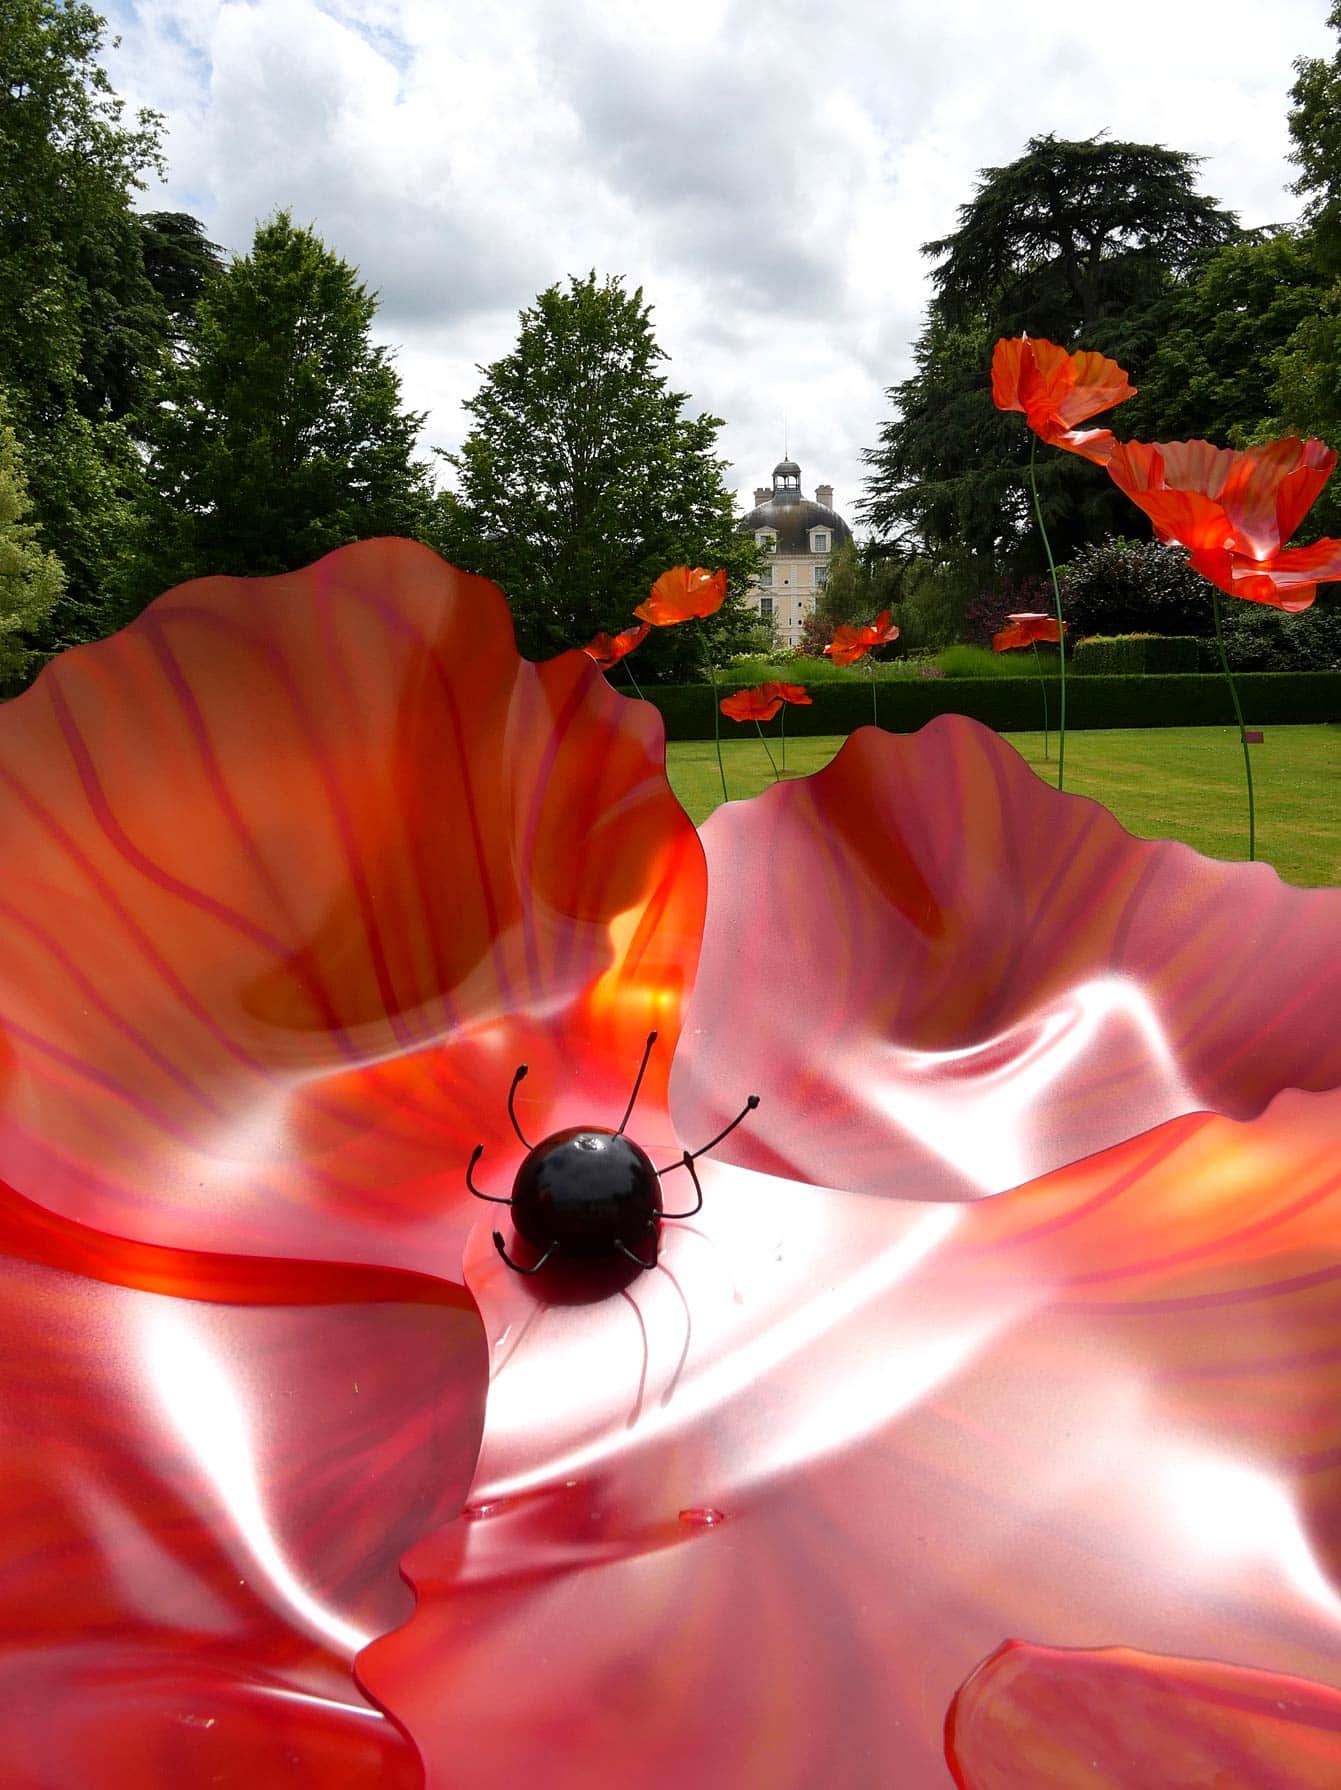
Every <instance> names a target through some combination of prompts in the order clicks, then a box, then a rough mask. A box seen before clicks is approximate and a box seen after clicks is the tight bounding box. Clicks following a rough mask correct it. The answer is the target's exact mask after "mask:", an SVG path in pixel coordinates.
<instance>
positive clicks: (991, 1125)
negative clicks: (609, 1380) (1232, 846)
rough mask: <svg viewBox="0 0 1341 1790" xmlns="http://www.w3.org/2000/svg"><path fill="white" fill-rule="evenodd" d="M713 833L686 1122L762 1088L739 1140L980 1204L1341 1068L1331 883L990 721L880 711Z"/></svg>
mask: <svg viewBox="0 0 1341 1790" xmlns="http://www.w3.org/2000/svg"><path fill="white" fill-rule="evenodd" d="M702 832H703V841H704V845H705V848H706V850H707V854H708V866H709V889H710V895H709V904H708V918H707V923H706V928H705V936H704V946H703V956H702V974H701V976H700V980H699V983H698V986H697V988H696V991H695V995H694V999H693V1002H692V1006H691V1012H690V1016H689V1019H688V1021H687V1026H686V1033H685V1038H684V1041H683V1044H682V1047H681V1050H680V1052H679V1054H678V1056H677V1058H676V1062H675V1068H674V1074H673V1077H672V1083H671V1094H672V1115H673V1118H674V1121H675V1125H676V1129H677V1131H678V1132H679V1134H680V1135H681V1136H683V1137H686V1138H689V1139H695V1138H700V1137H709V1136H711V1135H713V1133H714V1132H716V1131H717V1130H719V1129H720V1128H721V1126H722V1125H723V1124H725V1123H726V1122H727V1120H728V1119H729V1118H731V1117H732V1116H733V1114H734V1112H735V1110H736V1109H737V1107H738V1106H739V1103H740V1101H741V1100H742V1099H743V1098H744V1096H745V1095H746V1094H750V1093H757V1094H758V1095H759V1096H760V1098H761V1105H760V1107H759V1110H758V1112H757V1113H756V1114H755V1115H754V1117H753V1119H752V1121H751V1123H750V1124H749V1125H748V1126H742V1127H741V1128H740V1129H739V1130H738V1131H736V1132H734V1133H733V1134H732V1136H731V1137H730V1138H729V1139H728V1140H727V1142H726V1143H725V1144H724V1145H723V1147H722V1150H723V1154H724V1155H726V1156H728V1157H729V1158H730V1159H731V1160H733V1161H738V1162H741V1163H744V1164H746V1165H748V1166H750V1167H754V1168H761V1169H768V1170H770V1171H773V1172H780V1173H784V1174H787V1175H789V1176H792V1177H794V1178H795V1179H797V1180H802V1181H813V1182H816V1183H818V1184H821V1185H826V1186H837V1187H850V1188H855V1189H860V1190H862V1191H864V1192H869V1193H880V1194H885V1195H896V1194H897V1195H901V1196H903V1197H905V1198H912V1199H945V1198H960V1199H962V1198H971V1197H976V1196H978V1195H981V1194H984V1193H993V1192H996V1191H998V1190H999V1189H1001V1188H1005V1187H1011V1186H1016V1185H1018V1184H1020V1183H1021V1182H1024V1181H1027V1180H1030V1179H1031V1178H1032V1177H1034V1176H1035V1175H1038V1174H1041V1173H1043V1172H1045V1171H1046V1170H1048V1169H1051V1168H1054V1167H1056V1166H1058V1165H1059V1164H1061V1163H1063V1162H1067V1161H1071V1160H1075V1159H1077V1158H1079V1157H1081V1156H1084V1155H1086V1154H1087V1153H1088V1152H1089V1151H1092V1150H1099V1149H1103V1148H1105V1147H1106V1146H1108V1145H1110V1144H1113V1143H1116V1142H1117V1141H1118V1140H1120V1139H1122V1138H1125V1137H1130V1136H1133V1135H1135V1134H1136V1133H1138V1132H1141V1131H1144V1130H1146V1129H1148V1128H1149V1127H1150V1126H1152V1125H1156V1124H1159V1123H1160V1122H1161V1121H1162V1120H1165V1119H1168V1118H1170V1117H1172V1116H1173V1115H1175V1114H1177V1113H1182V1112H1194V1111H1198V1110H1202V1109H1213V1110H1218V1111H1221V1112H1225V1113H1229V1114H1232V1115H1234V1116H1236V1117H1241V1116H1247V1115H1249V1114H1252V1113H1254V1112H1258V1111H1260V1110H1261V1109H1262V1107H1263V1106H1265V1105H1266V1103H1267V1102H1268V1101H1269V1100H1270V1099H1271V1098H1272V1097H1273V1096H1274V1095H1275V1094H1276V1093H1278V1092H1279V1091H1280V1090H1281V1089H1282V1088H1286V1087H1301V1088H1314V1089H1322V1088H1329V1087H1333V1086H1336V1085H1338V1084H1339V1083H1341V1034H1338V1032H1337V1029H1336V1027H1335V1025H1334V1024H1333V1021H1332V1013H1333V1010H1334V1004H1335V1003H1336V1002H1338V1001H1341V894H1337V893H1336V892H1333V891H1323V890H1300V889H1293V888H1291V887H1289V886H1288V885H1287V884H1284V883H1282V882H1281V881H1280V879H1279V878H1278V877H1277V875H1276V873H1275V872H1274V871H1273V870H1271V869H1270V868H1268V867H1267V866H1265V865H1261V866H1254V867H1249V868H1248V869H1246V870H1245V868H1244V867H1243V866H1242V865H1237V864H1236V865H1228V864H1221V863H1218V862H1216V861H1214V860H1212V859H1208V858H1202V857H1200V856H1198V855H1197V854H1196V853H1195V852H1192V851H1190V850H1188V849H1187V848H1186V847H1185V846H1182V845H1175V844H1165V843H1150V842H1146V841H1142V840H1138V839H1134V838H1132V836H1131V835H1130V834H1128V833H1126V832H1125V831H1124V830H1123V829H1122V828H1121V827H1120V826H1119V825H1118V823H1117V822H1116V821H1115V820H1114V819H1113V817H1112V816H1111V815H1110V814H1109V813H1108V812H1107V810H1105V809H1103V808H1101V807H1100V806H1099V805H1098V804H1097V803H1094V802H1090V801H1088V800H1085V799H1082V798H1078V797H1074V796H1059V795H1058V794H1057V793H1056V792H1055V791H1053V790H1051V789H1049V788H1048V787H1047V786H1046V785H1045V784H1043V783H1042V782H1041V781H1040V780H1039V779H1038V778H1037V777H1035V776H1034V774H1033V773H1032V772H1031V771H1030V770H1029V768H1028V766H1027V765H1026V764H1025V763H1024V761H1023V760H1022V759H1020V758H1019V757H1018V756H1017V755H1016V754H1015V753H1014V752H1013V751H1012V750H1011V748H1010V747H1008V746H1006V745H1005V744H1004V743H1003V742H1002V741H1000V740H998V739H997V737H996V736H995V735H994V734H992V733H991V732H990V731H988V730H987V729H986V728H983V727H979V726H978V725H977V724H976V723H974V722H971V721H967V720H964V719H962V718H960V717H955V716H946V717H942V718H941V719H939V720H937V721H933V722H931V723H930V724H929V725H928V726H927V727H925V728H923V729H922V731H921V732H920V733H918V734H916V735H913V736H894V735H890V734H886V733H880V732H876V731H874V730H871V731H869V732H867V731H865V730H863V731H862V732H859V733H857V734H854V735H853V736H852V737H851V738H850V739H849V740H848V741H847V743H846V744H845V746H844V748H843V750H842V751H841V752H840V753H839V755H838V757H837V758H836V759H835V760H834V761H833V763H832V764H831V765H830V766H829V767H828V768H827V769H826V770H824V771H822V772H820V773H819V774H818V775H817V776H815V777H811V778H809V779H806V780H805V781H804V782H798V783H795V784H788V785H785V786H782V787H780V788H777V789H774V790H770V791H767V792H766V793H765V794H764V795H762V796H760V797H759V798H758V799H757V800H755V801H753V802H749V803H736V804H731V805H730V806H727V807H723V808H721V809H719V810H718V811H717V813H716V814H714V815H713V816H712V817H711V819H710V820H709V821H708V822H707V823H706V824H705V826H704V828H703V830H702ZM802 888H803V889H805V890H806V891H807V898H806V899H805V900H804V901H798V900H797V898H796V891H797V890H798V889H802ZM1264 953H1269V955H1270V962H1271V974H1270V975H1269V976H1268V975H1263V974H1262V964H1263V961H1264ZM758 988H766V989H768V990H769V991H770V999H769V1000H768V1001H767V1002H764V1003H756V1004H755V1007H754V1008H753V1009H752V1013H751V1022H750V1024H749V1026H748V1027H744V1028H742V1027H741V1025H740V1024H739V1017H738V1015H739V1002H740V999H741V990H743V989H758ZM797 1014H804V1015H805V1024H804V1026H798V1025H797V1023H796V1015H797Z"/></svg>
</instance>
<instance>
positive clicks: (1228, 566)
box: [1108, 437, 1341, 614]
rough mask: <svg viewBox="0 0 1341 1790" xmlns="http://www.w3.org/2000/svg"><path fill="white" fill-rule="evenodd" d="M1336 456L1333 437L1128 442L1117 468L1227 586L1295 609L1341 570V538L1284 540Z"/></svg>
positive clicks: (1158, 528) (1140, 501) (1135, 496)
mask: <svg viewBox="0 0 1341 1790" xmlns="http://www.w3.org/2000/svg"><path fill="white" fill-rule="evenodd" d="M1335 465H1336V450H1335V449H1334V448H1329V447H1328V446H1327V445H1326V444H1325V443H1324V442H1321V441H1315V440H1309V441H1300V440H1299V439H1298V438H1297V437H1287V438H1285V439H1284V440H1280V441H1270V442H1266V443H1265V444H1264V445H1262V446H1261V447H1252V448H1246V449H1243V450H1242V451H1239V450H1236V449H1233V448H1217V447H1212V446H1211V444H1210V442H1208V441H1164V442H1144V441H1129V442H1124V443H1123V444H1122V445H1121V446H1120V447H1118V448H1117V449H1115V451H1114V452H1113V454H1112V456H1111V458H1110V459H1109V461H1108V472H1109V476H1110V477H1111V478H1112V479H1113V481H1114V483H1115V484H1116V485H1117V486H1118V487H1119V488H1120V489H1121V490H1122V491H1123V492H1125V494H1126V495H1127V496H1128V497H1129V498H1130V499H1131V500H1132V502H1133V503H1134V504H1137V505H1138V506H1139V507H1140V508H1141V509H1142V510H1144V512H1145V513H1146V515H1147V516H1148V517H1149V518H1150V520H1151V522H1152V523H1153V524H1154V528H1155V533H1156V534H1157V535H1158V536H1159V538H1160V540H1161V541H1177V542H1178V543H1180V544H1181V545H1182V546H1184V547H1186V548H1187V549H1188V550H1189V554H1190V557H1191V560H1192V564H1193V565H1194V566H1195V567H1196V569H1197V570H1198V571H1199V572H1200V573H1201V575H1202V577H1203V578H1207V579H1209V580H1210V582H1211V583H1212V584H1214V585H1216V586H1217V587H1218V588H1219V589H1220V590H1223V591H1226V592H1227V593H1228V594H1229V595H1230V596H1231V597H1242V598H1244V599H1246V600H1247V601H1248V602H1250V603H1268V604H1270V605H1271V606H1272V607H1273V608H1276V609H1284V610H1286V611H1288V612H1290V613H1291V614H1295V613H1297V612H1298V611H1300V610H1302V609H1307V608H1308V607H1309V605H1310V604H1311V603H1312V601H1313V598H1314V596H1315V595H1316V593H1317V587H1318V585H1319V584H1321V583H1326V582H1327V581H1328V580H1331V579H1338V578H1341V541H1333V540H1323V541H1315V542H1313V543H1312V545H1311V546H1307V547H1287V546H1285V545H1284V543H1285V542H1287V541H1288V540H1289V539H1290V537H1291V535H1293V534H1294V533H1295V532H1296V530H1297V529H1298V528H1299V526H1300V524H1301V523H1302V522H1303V520H1304V517H1305V516H1306V515H1307V514H1308V512H1309V510H1310V508H1311V507H1312V505H1313V503H1314V501H1315V500H1316V498H1317V496H1318V494H1319V492H1320V491H1321V490H1322V488H1323V486H1324V485H1325V484H1326V483H1327V480H1328V478H1329V477H1330V476H1331V473H1332V469H1333V467H1334V466H1335Z"/></svg>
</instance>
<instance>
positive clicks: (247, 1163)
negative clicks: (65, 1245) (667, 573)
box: [0, 541, 704, 1277]
mask: <svg viewBox="0 0 1341 1790" xmlns="http://www.w3.org/2000/svg"><path fill="white" fill-rule="evenodd" d="M0 827H3V830H4V834H5V838H6V841H7V844H8V848H9V857H8V861H9V864H10V872H9V875H8V877H7V880H6V883H5V888H4V890H3V892H2V893H0V916H2V917H3V922H4V926H5V932H6V935H7V945H6V950H5V953H4V955H3V958H2V959H0V1174H3V1175H4V1176H5V1177H6V1178H7V1179H8V1180H9V1182H10V1183H11V1184H12V1185H13V1186H14V1187H16V1188H17V1189H19V1190H20V1191H21V1192H22V1193H23V1194H25V1195H26V1196H27V1197H29V1198H31V1199H33V1200H35V1201H37V1202H38V1203H39V1204H42V1205H44V1206H47V1207H48V1208H49V1209H50V1210H52V1211H54V1212H58V1213H63V1214H67V1215H69V1216H72V1217H75V1218H77V1219H79V1220H81V1221H82V1222H85V1223H87V1224H90V1225H92V1226H94V1227H96V1228H98V1229H102V1230H105V1231H108V1232H111V1233H114V1234H119V1235H128V1236H133V1237H137V1238H140V1239H142V1240H144V1241H146V1242H151V1243H158V1244H171V1245H182V1246H185V1247H198V1248H210V1249H220V1250H225V1251H239V1252H247V1253H254V1254H258V1255H265V1254H271V1255H280V1256H302V1257H312V1258H319V1259H327V1260H330V1259H335V1260H349V1261H356V1262H364V1263H369V1264H371V1263H382V1264H386V1265H391V1266H395V1265H397V1264H403V1265H406V1266H410V1267H413V1268H415V1269H420V1270H423V1271H426V1272H432V1273H441V1274H444V1275H447V1276H449V1277H452V1276H459V1272H460V1262H459V1257H460V1247H461V1241H462V1239H463V1237H464V1235H465V1233H466V1231H467V1230H468V1228H469V1226H470V1224H471V1223H472V1222H473V1220H474V1217H475V1216H476V1214H477V1212H478V1210H479V1208H478V1206H477V1205H476V1202H475V1201H473V1200H472V1199H471V1198H470V1196H469V1194H468V1193H467V1192H466V1190H465V1184H464V1171H465V1166H466V1163H467V1161H468V1159H469V1155H470V1151H471V1149H472V1148H473V1146H474V1144H475V1143H476V1142H477V1141H479V1140H483V1141H484V1142H485V1143H486V1144H487V1145H488V1146H489V1150H488V1151H487V1152H486V1159H485V1162H484V1164H483V1165H482V1169H481V1176H482V1178H483V1180H484V1181H485V1183H486V1185H489V1184H491V1182H492V1175H493V1172H494V1170H493V1166H492V1165H493V1163H494V1162H495V1161H496V1159H497V1153H496V1150H495V1146H496V1145H497V1144H499V1143H500V1142H503V1141H504V1140H507V1141H508V1142H509V1144H510V1138H511V1133H510V1128H509V1126H508V1123H507V1116H506V1110H505V1100H506V1095H507V1088H508V1084H509V1081H510V1079H511V1075H512V1071H513V1068H514V1066H515V1065H516V1063H518V1062H519V1061H523V1060H525V1061H529V1062H530V1064H531V1076H530V1079H529V1080H528V1081H527V1083H526V1084H525V1085H524V1088H523V1090H522V1096H521V1099H520V1101H519V1105H520V1107H521V1110H522V1111H523V1113H524V1114H525V1119H526V1122H527V1123H530V1124H533V1125H535V1126H536V1127H537V1129H541V1128H543V1127H544V1126H545V1125H546V1123H547V1122H548V1120H549V1118H550V1117H551V1116H554V1115H556V1114H557V1113H558V1112H559V1111H560V1110H561V1109H565V1107H566V1108H567V1110H574V1109H575V1107H576V1106H581V1107H582V1108H583V1109H584V1115H583V1116H586V1117H587V1118H588V1119H589V1118H590V1116H591V1112H592V1108H593V1106H595V1107H596V1108H598V1109H602V1103H608V1104H609V1105H611V1106H614V1107H615V1108H616V1110H618V1106H619V1105H620V1104H622V1102H623V1100H624V1099H625V1098H626V1097H627V1089H628V1085H629V1080H630V1077H631V1075H632V1072H633V1069H634V1068H635V1067H636V1064H637V1061H638V1057H639V1055H640V1053H641V1049H642V1041H643V1038H644V1036H645V1035H646V1032H647V1030H648V1027H649V1023H650V1024H655V1025H658V1026H659V1027H660V1028H661V1030H662V1032H663V1034H664V1037H665V1043H664V1044H663V1047H662V1051H661V1052H660V1053H658V1056H657V1057H656V1059H655V1060H654V1063H653V1067H652V1071H651V1074H652V1082H653V1088H654V1087H655V1085H656V1084H657V1083H660V1084H661V1085H662V1086H664V1080H665V1074H666V1068H667V1064H668V1062H669V1053H670V1049H671V1047H672V1046H673V1043H674V1036H675V1032H676V1030H677V1025H678V1019H677V1014H678V1004H679V999H680V996H681V994H682V992H683V990H684V988H685V986H686V983H687V981H688V979H689V978H691V977H692V974H693V965H694V959H695V941H696V938H697V931H698V927H699V923H700V921H699V916H700V914H701V911H702V908H701V903H702V901H703V899H704V883H703V874H704V873H703V868H702V861H701V853H700V850H699V847H698V843H697V839H696V837H695V835H694V832H693V829H692V827H691V826H690V824H689V822H688V820H687V819H686V817H685V816H684V814H683V812H682V811H681V810H680V808H679V806H678V804H677V803H676V802H675V800H674V798H673V796H672V795H671V793H670V790H669V788H668V786H667V785H666V783H665V778H664V770H663V765H662V733H661V725H660V721H659V719H658V718H657V717H656V716H655V715H654V713H653V712H652V711H651V710H650V709H648V708H646V707H645V706H644V705H642V704H638V703H630V702H628V701H626V700H625V699H624V698H622V697H620V696H618V695H616V694H615V693H614V692H613V691H611V690H610V689H609V688H608V687H607V685H606V683H605V680H604V679H603V678H602V677H601V676H600V675H599V673H598V672H597V671H596V670H595V668H594V667H593V666H592V665H591V663H590V662H589V660H587V659H586V657H585V656H584V655H583V654H581V653H577V652H573V653H568V654H565V655H563V656H562V657H561V658H558V659H554V660H551V661H550V662H549V663H547V664H544V665H538V666H532V665H529V664H527V663H525V662H524V661H522V660H520V659H518V657H517V654H516V650H515V647H514V645H513V641H512V632H511V627H510V623H509V619H508V615H507V611H506V606H505V604H504V602H503V599H502V597H501V595H500V594H499V592H498V591H497V590H495V589H494V587H493V586H492V585H489V584H487V583H486V582H485V581H483V580H482V579H478V578H471V577H467V576H466V575H465V574H462V573H460V572H457V571H455V570H454V569H452V568H451V567H448V566H446V565H445V564H443V562H442V561H441V560H439V559H438V558H437V557H436V556H435V555H433V554H432V553H430V552H429V551H428V550H427V549H426V548H422V547H419V546H416V545H414V544H413V543H411V542H405V541H373V542H366V543H363V544H361V545H359V546H354V547H348V548H344V549H342V550H341V551H340V552H338V553H334V554H331V555H330V556H329V557H328V558H326V559H324V560H322V561H320V562H319V563H318V564H317V565H315V566H311V567H309V568H307V569H306V570H305V571H302V572H298V573H295V574H294V575H292V576H290V577H284V578H275V579H257V580H246V579H208V580H204V581H202V582H199V583H196V584H192V585H186V586H183V587H182V588H181V589H180V590H177V591H174V592H171V593H170V594H169V595H168V596H166V597H163V598H161V599H160V600H159V601H158V602H157V603H155V604H154V605H153V606H152V607H151V608H150V609H149V611H148V612H147V613H146V614H145V615H144V616H143V617H142V618H141V619H140V620H139V621H138V622H136V623H135V624H134V625H133V626H132V627H131V628H129V629H127V630H126V631H125V632H123V633H121V634H119V635H117V636H116V637H115V638H113V639H111V640H108V641H105V642H102V643H100V644H99V645H97V646H95V647H90V648H85V649H81V650H80V651H79V652H77V653H74V654H69V655H66V656H65V657H63V658H62V659H60V660H58V661H57V662H56V663H55V664H54V665H53V666H51V667H50V668H49V669H48V670H47V671H46V672H45V673H44V674H43V676H42V678H41V679H40V680H39V681H38V683H37V685H36V686H35V687H34V688H33V689H32V690H31V691H30V692H29V693H28V694H27V695H25V696H22V697H20V698H19V699H18V700H17V701H15V702H12V703H10V704H8V705H7V706H6V707H5V708H4V710H3V711H2V712H0ZM649 1091H653V1090H652V1089H649ZM556 1122H559V1123H564V1122H570V1121H568V1120H564V1119H558V1120H557V1121H556Z"/></svg>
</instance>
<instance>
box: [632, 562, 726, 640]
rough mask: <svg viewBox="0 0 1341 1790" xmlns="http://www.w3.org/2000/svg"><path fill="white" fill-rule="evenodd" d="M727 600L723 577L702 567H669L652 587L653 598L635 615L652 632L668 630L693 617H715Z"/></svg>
mask: <svg viewBox="0 0 1341 1790" xmlns="http://www.w3.org/2000/svg"><path fill="white" fill-rule="evenodd" d="M725 600H726V573H725V572H724V571H721V572H709V571H708V570H707V569H706V568H705V567H704V566H672V567H671V569H670V571H669V572H663V573H662V574H661V576H660V578H658V579H657V581H656V583H655V584H654V585H653V586H652V594H651V595H650V596H649V597H648V599H647V601H646V602H645V603H639V605H638V607H637V608H636V609H635V610H634V612H633V613H634V614H635V615H636V616H638V617H640V618H641V619H642V620H643V621H645V622H650V623H651V624H652V626H653V627H654V628H670V627H673V626H674V625H675V623H676V622H687V621H692V620H693V619H694V617H695V616H696V615H715V614H716V613H717V611H718V610H719V609H720V608H721V607H722V604H723V603H724V602H725Z"/></svg>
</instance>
